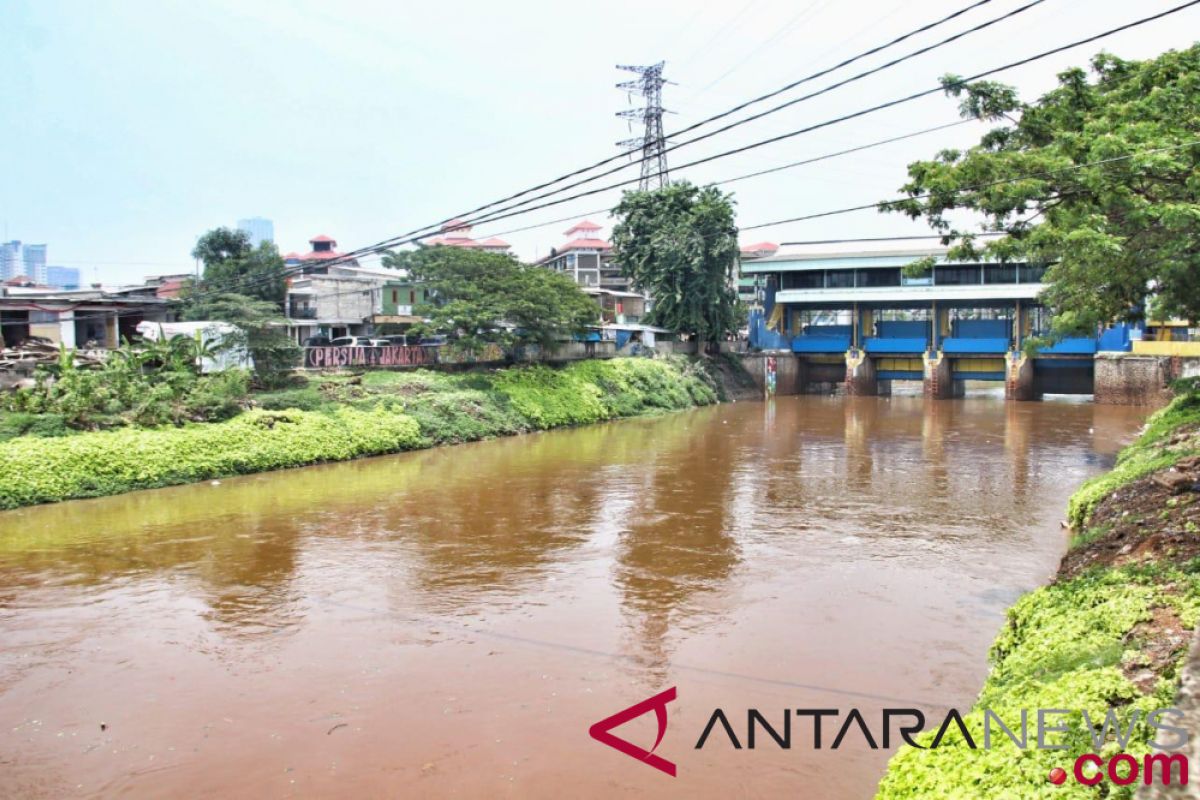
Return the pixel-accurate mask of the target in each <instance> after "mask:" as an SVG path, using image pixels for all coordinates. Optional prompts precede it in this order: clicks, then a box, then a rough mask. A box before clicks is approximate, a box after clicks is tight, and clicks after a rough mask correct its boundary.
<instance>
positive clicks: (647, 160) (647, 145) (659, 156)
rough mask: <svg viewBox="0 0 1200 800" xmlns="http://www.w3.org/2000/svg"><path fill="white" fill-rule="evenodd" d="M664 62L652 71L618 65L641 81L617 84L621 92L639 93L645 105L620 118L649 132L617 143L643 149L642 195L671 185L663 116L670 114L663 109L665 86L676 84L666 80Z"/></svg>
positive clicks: (627, 111) (621, 115) (625, 146)
mask: <svg viewBox="0 0 1200 800" xmlns="http://www.w3.org/2000/svg"><path fill="white" fill-rule="evenodd" d="M665 63H666V62H664V61H660V62H658V63H657V64H652V65H650V66H648V67H631V66H625V65H623V64H618V65H617V69H623V70H625V71H627V72H633V73H635V74H636V75H637V76H638V77H637V78H635V79H633V80H631V81H623V82H621V83H618V84H617V88H618V89H624V90H625V91H626V92H628V93H629V94H630V95H631V96H632V95H633V93H634V92H635V91H636V92H639V93H641V95H642V99H643V101H644V102H645V105H644V106H643V107H642V108H630V109H626V110H625V111H618V112H617V116H618V117H622V118H624V119H627V120H631V121H632V120H640V121H641V122H642V125H643V127H644V129H645V132H644V133H643V134H642V136H640V137H638V138H634V139H626V140H625V141H623V142H617V146H618V147H620V148H622V149H624V150H629V149H632V148H634V147H638V146H640V147H641V148H642V177H641V180H640V181H639V182H638V188H639V189H641V190H642V191H646V190H647V189H650V188H651V186H652V185H653V186H654V188H656V189H657V188H661V187H663V186H666V185H667V184H668V183H670V180H669V179H668V177H667V154H666V153H665V152H664V150H665V149H666V142H665V139H664V137H663V125H662V118H663V114H665V113H669V112H667V111H666V109H664V108H663V107H662V87H663V84H665V83H673V81H669V80H667V79H666V78H664V77H663V74H662V72H663V64H665Z"/></svg>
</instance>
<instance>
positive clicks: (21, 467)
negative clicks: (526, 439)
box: [0, 358, 720, 508]
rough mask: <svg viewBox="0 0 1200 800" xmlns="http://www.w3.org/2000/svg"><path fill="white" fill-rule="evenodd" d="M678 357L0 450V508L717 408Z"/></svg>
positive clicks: (473, 376) (477, 380)
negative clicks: (696, 408) (639, 416)
mask: <svg viewBox="0 0 1200 800" xmlns="http://www.w3.org/2000/svg"><path fill="white" fill-rule="evenodd" d="M719 393H720V388H719V386H718V385H717V383H716V382H715V381H714V380H713V379H712V377H711V376H710V374H709V373H708V371H707V370H706V368H705V367H703V366H701V365H700V364H699V363H698V362H696V361H692V360H688V359H684V358H670V359H653V360H651V359H613V360H609V361H584V362H578V363H575V364H571V365H569V366H567V367H564V368H562V369H551V368H549V367H514V368H510V369H504V370H497V371H490V372H483V371H479V372H467V373H457V374H446V373H440V372H431V371H427V370H419V371H416V372H368V373H366V374H365V375H360V376H352V375H346V376H340V377H329V378H326V379H322V380H317V381H313V382H310V385H309V386H308V387H307V388H304V389H295V390H289V391H285V392H276V393H272V394H267V395H260V396H259V398H258V402H259V405H260V406H261V408H259V409H256V410H252V411H248V412H246V413H243V414H241V415H240V416H238V417H236V418H234V419H232V420H229V421H227V422H220V423H209V424H195V425H185V426H183V427H179V428H154V429H138V428H125V429H120V430H112V431H102V432H90V433H76V434H71V435H67V436H57V437H53V438H47V437H42V436H35V435H22V436H18V437H16V438H12V439H9V440H8V441H4V442H0V508H15V507H18V506H23V505H31V504H34V503H45V502H54V501H57V500H67V499H71V498H79V497H95V496H100V495H108V494H117V493H120V492H126V491H130V490H133V489H144V488H150V487H156V486H168V485H172V484H178V483H188V482H191V481H197V480H206V479H209V478H217V477H223V476H227V475H236V474H244V473H250V472H261V471H264V470H269V469H278V468H282V467H293V466H300V465H303V464H313V463H318V462H322V461H341V460H346V459H350V458H355V457H358V456H366V455H378V454H382V453H393V452H398V451H402V450H411V449H416V448H421V447H431V446H434V445H438V444H449V443H455V442H466V441H473V440H477V439H484V438H489V437H495V436H506V435H511V434H516V433H522V432H526V431H533V430H544V429H547V428H555V427H560V426H564V425H581V424H586V423H591V422H599V421H601V420H607V419H614V418H618V417H628V416H634V415H637V414H644V413H650V412H654V411H665V410H673V409H682V408H688V407H692V406H698V405H706V404H709V403H714V402H717V400H718V399H719Z"/></svg>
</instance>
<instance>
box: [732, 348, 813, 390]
mask: <svg viewBox="0 0 1200 800" xmlns="http://www.w3.org/2000/svg"><path fill="white" fill-rule="evenodd" d="M771 356H773V357H774V358H775V394H800V393H801V390H802V388H803V380H802V378H803V371H802V370H803V364H802V363H801V361H800V359H798V358H796V356H795V355H794V354H793V353H791V352H790V351H787V350H779V351H774V352H772V351H764V352H757V353H745V354H743V355H742V366H743V367H745V368H746V372H748V373H750V377H752V378H754V384H755V385H756V386H758V388H759V390H760V391H762V392H763V393H766V385H767V358H768V357H771Z"/></svg>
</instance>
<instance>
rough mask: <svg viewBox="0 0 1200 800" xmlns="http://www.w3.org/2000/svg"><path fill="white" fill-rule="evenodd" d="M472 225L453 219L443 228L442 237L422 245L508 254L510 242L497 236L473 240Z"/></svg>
mask: <svg viewBox="0 0 1200 800" xmlns="http://www.w3.org/2000/svg"><path fill="white" fill-rule="evenodd" d="M470 232H471V225H469V224H468V223H466V222H463V221H462V220H461V219H452V220H450V221H449V222H447V223H446V224H445V225H443V226H442V230H441V234H442V235H441V236H435V237H433V238H432V239H426V240H425V241H423V242H422V244H424V245H426V246H428V247H435V246H437V245H442V246H444V247H465V248H468V249H470V250H482V251H484V252H487V253H507V252H508V251H509V249H510V246H509V244H508V242H506V241H504V240H503V239H498V238H496V237H495V236H493V237H491V238H489V239H482V240H479V239H472V238H471V237H470V236H469V235H468V234H469V233H470Z"/></svg>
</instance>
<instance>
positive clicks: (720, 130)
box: [404, 0, 1045, 236]
mask: <svg viewBox="0 0 1200 800" xmlns="http://www.w3.org/2000/svg"><path fill="white" fill-rule="evenodd" d="M1043 2H1045V0H1030V2H1028V3H1026V4H1025V5H1023V6H1020V7H1019V8H1015V9H1013V10H1012V11H1009V12H1008V13H1006V14H1003V15H1001V16H999V17H995V18H993V19H990V20H988V21H986V22H982V23H980V24H978V25H976V26H974V27H972V28H968V29H967V30H964V31H960V32H959V33H956V34H954V35H953V36H948V37H946V38H945V39H942V40H941V41H939V42H935V43H934V44H931V45H927V46H925V47H922V48H920V49H918V50H914V51H912V52H910V53H908V54H906V55H903V56H900V57H898V58H894V59H892V60H891V61H888V62H886V63H884V64H880V65H879V66H877V67H873V68H871V69H869V70H864V71H863V72H859V73H857V74H856V75H852V76H850V77H848V78H844V79H843V80H840V81H838V82H837V83H833V84H830V85H829V86H825V87H823V88H821V89H818V90H816V91H814V92H810V93H808V94H806V95H802V96H800V97H797V98H794V99H792V100H789V101H787V102H785V103H781V104H779V105H777V106H773V107H771V108H768V109H766V110H765V111H760V112H758V113H757V114H753V115H751V116H749V117H744V118H742V119H739V120H737V121H735V122H731V123H729V124H728V125H724V126H722V127H720V128H717V129H716V130H712V131H708V132H707V133H703V134H700V135H699V136H694V137H692V138H691V139H685V140H684V141H681V142H675V143H674V144H671V145H668V146H667V147H666V148H665V150H663V153H664V154H666V153H671V152H674V151H675V150H678V149H680V148H682V147H687V146H689V145H692V144H695V143H696V142H701V141H705V140H707V139H711V138H712V137H714V136H719V135H720V134H722V133H727V132H728V131H730V130H733V129H734V128H738V127H740V126H742V125H746V124H748V123H750V122H754V121H756V120H759V119H762V118H763V117H766V116H768V115H770V114H774V113H777V112H779V111H782V110H783V109H785V108H790V107H791V106H794V105H796V104H798V103H802V102H804V101H806V100H811V99H813V98H815V97H820V96H822V95H825V94H828V93H829V92H832V91H835V90H837V89H840V88H842V87H843V86H847V85H849V84H851V83H854V82H855V81H859V80H862V79H863V78H866V77H868V76H870V75H875V74H877V73H879V72H882V71H884V70H886V69H890V68H892V67H894V66H896V65H898V64H900V63H903V62H904V61H908V60H909V59H912V58H916V57H917V56H920V55H924V54H925V53H928V52H930V51H932V50H936V49H937V48H939V47H944V46H946V45H948V44H950V43H952V42H955V41H958V40H959V39H962V38H963V37H965V36H968V35H970V34H973V33H977V32H979V31H981V30H984V29H986V28H988V27H990V26H992V25H995V24H997V23H999V22H1002V21H1004V20H1006V19H1009V18H1010V17H1013V16H1016V15H1017V14H1020V13H1022V12H1024V11H1027V10H1028V9H1030V8H1032V7H1034V6H1036V5H1039V4H1041V3H1043ZM1035 60H1036V59H1035ZM1000 69H1005V68H1003V67H1002V68H1000ZM993 71H998V70H993ZM972 80H973V78H972ZM940 91H942V87H941V86H940V85H939V86H937V87H934V88H932V89H930V90H928V91H926V92H922V93H920V94H917V95H913V96H911V97H907V98H904V99H902V100H899V101H895V102H893V103H890V104H884V105H881V106H877V107H875V108H871V109H867V110H866V111H863V112H859V113H857V114H851V115H848V116H845V117H841V118H838V119H836V120H832V121H830V122H827V123H823V124H821V125H814V126H811V127H809V128H805V129H802V130H800V131H795V132H793V133H791V134H787V135H784V136H781V137H777V138H774V139H771V140H768V141H767V142H765V143H768V144H769V143H771V142H774V141H779V140H781V139H786V138H789V137H790V136H796V135H799V134H800V133H807V132H809V131H811V130H817V129H818V128H822V127H827V126H828V125H831V124H834V123H836V122H842V121H845V120H847V119H853V118H854V117H857V116H862V115H863V114H866V113H870V112H872V111H878V110H880V109H882V108H888V107H889V106H890V105H898V104H899V103H901V102H908V101H910V100H915V99H917V98H919V97H924V96H926V95H929V94H934V93H937V92H940ZM755 146H758V145H755ZM748 149H752V147H746V148H741V149H737V150H732V151H728V152H727V153H724V154H719V155H718V156H716V158H722V157H724V156H725V155H732V154H734V153H738V152H742V151H743V150H748ZM711 160H713V158H707V159H701V160H699V161H693V162H690V163H688V164H684V165H683V167H688V166H695V165H696V164H703V163H706V162H707V161H711ZM626 166H627V165H625V164H620V165H618V166H615V167H610V168H609V169H606V170H604V171H602V172H598V173H596V174H595V175H592V176H589V177H587V178H582V179H580V180H577V181H574V182H572V183H568V184H566V185H564V186H560V187H558V188H556V189H552V190H550V191H547V192H542V193H541V194H537V195H534V196H533V197H529V198H526V199H525V200H522V201H520V202H517V203H512V204H510V205H507V206H501V207H500V208H497V209H494V210H493V211H490V212H488V213H487V214H485V215H484V216H483V217H477V218H473V219H471V218H468V219H467V220H466V221H467V222H470V223H472V224H474V223H477V222H487V221H491V220H493V219H500V218H501V217H497V216H495V215H497V214H499V213H501V212H504V211H510V210H513V209H517V208H520V207H521V206H524V205H527V204H529V203H532V202H534V201H536V200H541V199H544V198H547V197H553V196H554V195H557V194H560V193H562V192H565V191H567V190H568V189H573V188H576V187H579V186H584V185H586V184H589V183H592V182H594V181H597V180H599V179H601V178H604V177H607V176H609V175H613V174H615V173H617V172H620V171H621V170H623V169H625V168H626ZM642 171H643V174H644V173H645V166H644V165H643V170H642ZM641 182H642V180H641V178H639V179H638V180H636V181H635V180H627V181H621V182H619V183H616V184H610V185H609V186H608V187H606V188H613V187H617V186H629V185H631V184H633V183H641ZM602 191H603V190H602ZM595 193H596V192H591V194H595ZM526 194H527V192H526ZM586 194H588V193H582V194H576V195H572V197H573V198H575V197H582V196H586ZM490 205H496V204H494V203H493V204H490ZM538 207H539V208H545V207H546V206H545V205H542V206H538ZM404 235H405V236H407V235H408V234H404ZM430 235H432V234H430Z"/></svg>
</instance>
